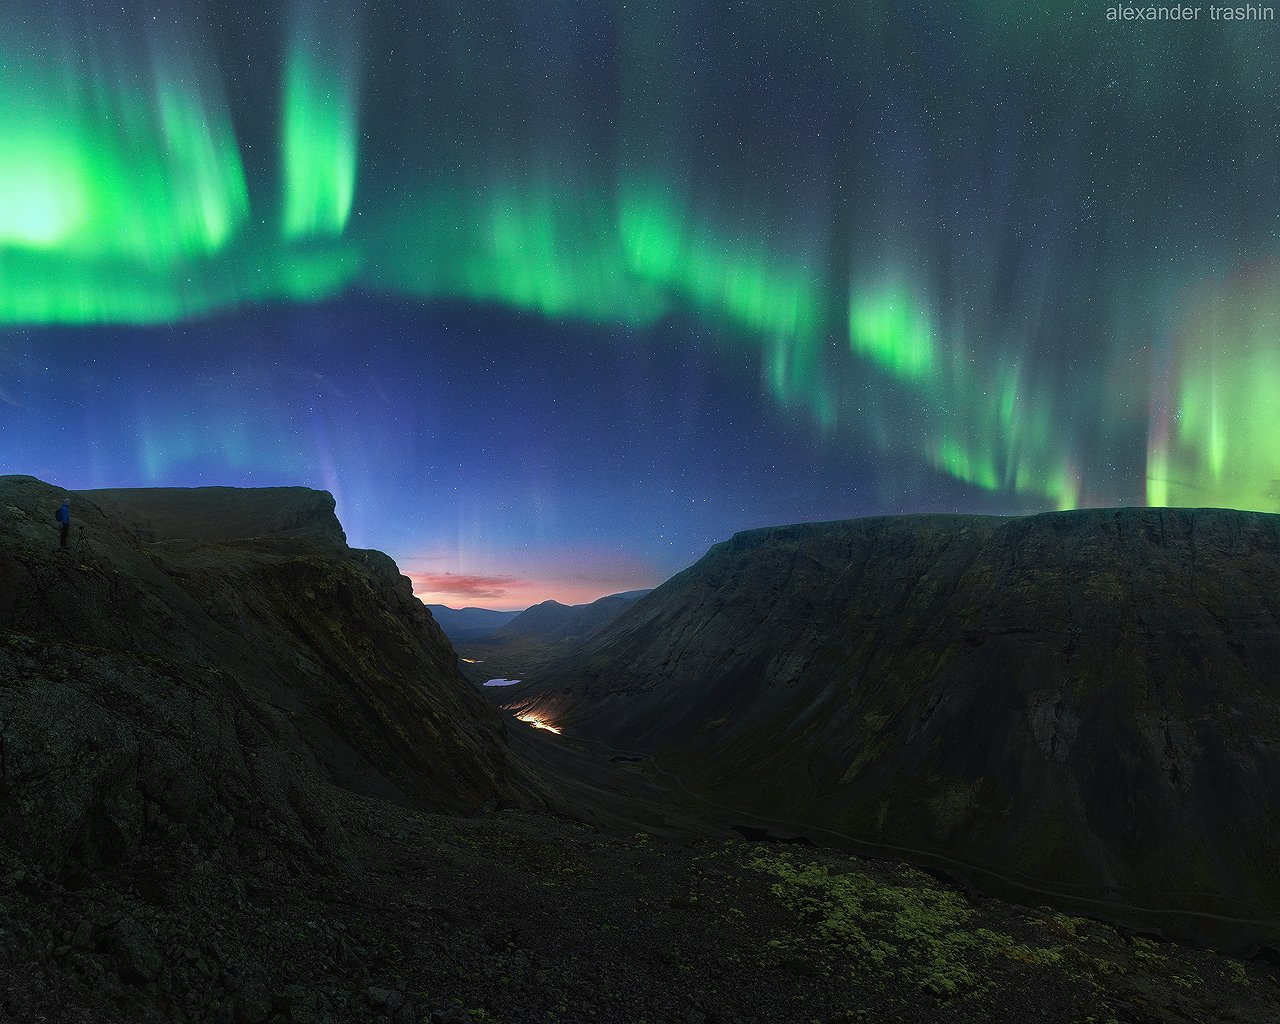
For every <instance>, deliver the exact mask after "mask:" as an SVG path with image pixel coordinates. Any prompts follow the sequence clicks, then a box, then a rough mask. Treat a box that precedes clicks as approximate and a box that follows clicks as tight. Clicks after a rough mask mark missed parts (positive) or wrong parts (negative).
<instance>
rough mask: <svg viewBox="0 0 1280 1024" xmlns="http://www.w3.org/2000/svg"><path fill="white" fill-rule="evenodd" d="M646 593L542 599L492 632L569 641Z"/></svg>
mask: <svg viewBox="0 0 1280 1024" xmlns="http://www.w3.org/2000/svg"><path fill="white" fill-rule="evenodd" d="M647 593H649V591H647V590H629V591H627V592H625V593H622V594H610V595H608V596H607V597H601V598H599V599H597V600H595V601H592V602H591V603H590V604H574V605H565V604H561V603H560V602H559V601H543V602H542V603H541V604H535V605H533V606H532V607H530V608H526V609H525V610H524V611H522V612H521V613H520V614H519V615H517V616H516V617H515V618H514V619H512V620H511V621H510V622H508V623H506V624H505V625H504V626H503V627H502V628H501V629H499V630H496V631H495V634H494V635H495V636H497V637H500V638H504V639H505V638H511V637H537V638H538V639H540V640H547V641H553V642H563V643H572V642H573V641H575V640H578V639H581V638H583V637H587V636H590V635H591V634H592V633H594V632H596V630H598V629H601V628H602V627H604V626H607V625H608V624H609V623H610V622H612V621H613V620H614V619H616V618H617V617H618V616H619V615H621V614H622V613H623V612H625V611H626V610H627V609H628V608H630V607H631V606H632V605H633V604H635V603H636V602H637V601H638V600H640V598H642V597H644V596H645V594H647Z"/></svg>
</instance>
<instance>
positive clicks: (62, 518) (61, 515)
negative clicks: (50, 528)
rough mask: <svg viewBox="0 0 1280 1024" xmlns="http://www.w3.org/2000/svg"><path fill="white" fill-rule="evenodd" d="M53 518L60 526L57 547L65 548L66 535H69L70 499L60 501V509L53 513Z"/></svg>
mask: <svg viewBox="0 0 1280 1024" xmlns="http://www.w3.org/2000/svg"><path fill="white" fill-rule="evenodd" d="M54 516H55V517H56V518H57V520H58V522H60V523H61V524H62V533H61V535H60V536H59V541H60V543H59V546H60V547H64V548H65V547H66V546H67V536H68V534H70V533H71V499H70V498H63V499H62V507H61V508H59V509H58V511H57V512H55V513H54Z"/></svg>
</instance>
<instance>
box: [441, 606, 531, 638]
mask: <svg viewBox="0 0 1280 1024" xmlns="http://www.w3.org/2000/svg"><path fill="white" fill-rule="evenodd" d="M427 611H429V612H430V613H431V616H432V618H434V619H435V620H436V622H438V623H439V624H440V628H441V629H443V630H444V632H445V636H447V637H448V638H449V639H450V640H452V641H453V642H454V643H455V644H456V643H458V642H459V641H462V640H474V639H475V638H476V637H481V636H489V635H490V634H491V633H493V632H494V631H495V630H497V629H499V628H501V627H502V626H505V625H506V624H507V623H508V622H510V621H511V620H512V619H514V618H515V617H516V616H517V615H519V614H520V612H495V611H492V610H491V609H489V608H450V607H449V606H448V605H444V604H429V605H427Z"/></svg>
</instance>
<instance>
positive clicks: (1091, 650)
mask: <svg viewBox="0 0 1280 1024" xmlns="http://www.w3.org/2000/svg"><path fill="white" fill-rule="evenodd" d="M503 696H504V698H505V700H506V702H507V703H508V704H512V703H515V704H520V705H521V706H523V707H526V708H528V709H530V710H532V711H535V712H536V713H538V714H540V715H542V716H543V717H546V718H550V719H551V720H554V721H555V722H557V723H558V724H559V725H561V726H563V727H565V729H566V733H577V734H579V735H583V736H589V737H594V738H597V739H603V740H606V741H608V742H610V743H613V744H615V745H617V746H621V747H628V748H639V749H643V750H648V751H654V752H656V753H657V755H658V758H659V761H660V763H662V764H663V765H664V766H666V767H667V768H670V769H671V770H673V771H675V772H676V773H677V774H678V775H679V776H680V777H681V778H682V779H683V780H684V781H685V782H686V784H687V785H688V786H689V787H690V788H691V789H693V790H694V791H696V792H698V793H700V794H703V795H705V796H708V797H710V798H711V799H713V800H715V801H716V802H717V803H718V804H719V805H721V806H722V807H737V808H743V809H748V810H750V811H751V812H753V813H756V814H759V815H762V816H766V817H769V818H772V819H776V820H780V821H786V822H792V823H800V824H802V825H807V826H810V827H813V828H814V829H818V828H827V829H834V830H836V831H837V832H839V833H841V834H843V835H845V836H851V837H856V838H857V839H859V840H860V841H865V842H867V843H868V844H872V843H880V844H890V845H893V846H895V847H899V848H903V849H910V850H914V851H916V852H917V853H920V854H924V855H929V856H933V857H935V858H936V859H938V860H939V862H945V863H946V865H947V867H948V869H949V870H952V871H954V872H956V873H959V874H962V875H965V876H966V877H969V878H972V879H974V880H980V881H982V882H984V883H985V884H988V885H992V886H994V887H996V888H998V889H1001V890H1002V891H1009V892H1012V893H1014V894H1018V895H1020V897H1021V898H1030V899H1035V900H1037V901H1038V902H1042V901H1043V900H1044V899H1046V898H1050V896H1051V894H1055V893H1056V894H1058V896H1059V897H1062V896H1064V894H1065V895H1066V896H1070V897H1072V898H1074V899H1076V900H1077V902H1078V903H1079V904H1080V905H1082V906H1084V907H1085V908H1086V909H1090V908H1091V909H1092V910H1093V912H1099V913H1111V914H1112V915H1113V916H1119V917H1125V916H1130V917H1132V916H1135V915H1136V917H1137V919H1138V920H1140V921H1142V922H1143V923H1145V924H1149V925H1151V926H1155V927H1160V928H1162V929H1164V930H1166V931H1168V932H1170V933H1172V934H1177V935H1182V936H1188V937H1192V938H1197V939H1203V940H1205V941H1212V942H1218V943H1221V944H1223V945H1230V946H1241V945H1247V944H1248V943H1249V942H1251V941H1260V940H1265V941H1274V940H1275V938H1276V936H1277V934H1278V933H1280V928H1278V927H1277V922H1280V880H1278V879H1280V876H1277V874H1276V872H1275V870H1274V866H1275V865H1276V864H1277V863H1280V827H1278V826H1277V824H1276V823H1277V822H1280V738H1278V737H1280V516H1272V515H1266V514H1260V513H1242V512H1231V511H1221V510H1169V509H1116V510H1110V509H1104V510H1089V511H1078V512H1065V513H1056V514H1049V515H1041V516H1032V517H1026V518H1013V519H1003V518H984V517H968V516H912V517H893V518H879V519H865V520H856V521H851V522H843V523H830V524H817V525H807V526H796V527H786V528H777V529H768V530H759V531H754V532H751V533H746V534H740V535H738V536H735V537H734V538H733V539H732V540H730V541H729V542H727V543H724V544H720V545H717V546H716V547H715V548H713V549H712V550H711V551H710V552H709V553H708V554H707V556H706V557H705V558H703V559H702V560H701V561H700V562H699V563H698V564H697V565H695V566H693V567H692V568H690V569H688V570H686V571H685V572H683V573H681V574H680V575H679V576H677V577H675V578H674V579H672V580H671V581H670V582H668V583H667V584H666V585H664V586H663V587H661V588H659V589H658V590H656V591H654V592H653V593H652V594H650V595H649V596H648V597H646V598H644V599H642V600H641V601H640V602H639V603H638V604H637V605H636V606H635V607H633V608H632V609H631V610H630V611H629V612H627V613H626V614H624V615H623V616H622V617H621V618H620V619H618V620H617V621H616V622H614V623H613V624H612V625H611V626H609V627H608V628H607V629H605V630H604V631H603V632H601V633H600V634H598V635H597V636H595V637H593V638H591V639H590V640H589V641H588V642H587V643H586V644H585V645H583V647H581V648H580V649H578V650H577V651H575V652H573V653H571V654H570V655H569V656H568V657H567V658H566V659H564V660H562V661H561V662H559V663H556V664H553V665H552V666H550V667H548V668H546V669H545V670H543V671H541V672H539V673H538V674H537V675H536V676H534V677H532V678H531V679H530V681H529V682H526V683H525V684H523V685H522V686H520V687H512V688H510V691H508V692H506V693H504V694H503ZM814 834H815V835H816V834H819V833H818V832H816V831H815V833H814ZM824 835H827V836H828V837H830V833H824ZM1144 908H1145V909H1144ZM1139 911H1141V912H1139ZM1214 915H1216V916H1214Z"/></svg>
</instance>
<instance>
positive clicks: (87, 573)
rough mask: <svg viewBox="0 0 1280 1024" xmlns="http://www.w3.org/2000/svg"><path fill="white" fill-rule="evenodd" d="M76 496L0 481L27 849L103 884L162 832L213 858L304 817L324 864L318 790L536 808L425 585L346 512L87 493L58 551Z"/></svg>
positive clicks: (1, 794)
mask: <svg viewBox="0 0 1280 1024" xmlns="http://www.w3.org/2000/svg"><path fill="white" fill-rule="evenodd" d="M65 493H66V492H64V491H61V490H58V489H56V488H53V487H50V486H49V485H47V484H44V483H41V482H40V481H38V480H35V479H34V478H31V477H3V478H0V515H3V517H4V531H3V534H0V626H4V627H8V629H9V630H10V632H9V634H8V635H9V640H8V642H7V644H6V646H5V647H3V648H0V731H2V732H3V753H4V778H3V785H2V786H0V820H2V821H3V822H4V832H5V839H6V841H8V842H10V843H12V844H14V845H15V847H17V848H18V849H20V851H22V852H23V853H24V855H26V856H29V857H31V858H33V859H34V861H35V862H37V863H39V864H41V865H42V866H43V867H44V868H46V869H48V870H50V871H53V872H55V873H58V872H62V871H71V872H73V873H74V872H76V871H83V870H92V869H94V868H95V867H98V866H100V865H101V864H103V863H108V862H113V861H115V860H119V859H122V858H127V857H128V856H130V855H132V854H133V853H135V852H136V851H137V850H138V848H139V846H140V844H141V842H142V837H143V835H144V833H145V832H146V831H147V829H148V827H149V824H150V823H151V822H152V820H153V819H154V817H155V815H157V814H160V815H163V816H164V818H165V819H166V820H170V821H173V822H177V823H180V824H181V825H182V826H183V827H184V828H186V829H189V830H190V831H191V833H192V834H193V835H197V834H198V835H199V836H201V837H202V839H204V840H207V841H220V840H221V839H223V838H225V836H226V834H228V833H229V832H230V831H231V830H233V829H237V828H240V827H244V826H248V825H249V822H250V820H252V821H253V822H256V826H255V827H260V828H263V829H269V828H273V827H275V826H274V824H273V823H281V822H288V823H292V824H293V825H294V826H296V827H297V829H298V834H299V836H302V837H309V839H307V842H309V843H310V844H311V845H312V846H317V845H318V847H321V848H327V847H329V846H332V845H333V844H334V843H336V840H332V841H331V838H325V836H326V834H327V833H326V826H325V824H324V821H323V815H320V814H319V813H318V812H317V811H315V801H316V798H315V795H314V794H315V793H316V792H317V789H316V785H315V782H316V780H319V781H321V782H329V783H333V784H336V785H338V786H341V787H342V788H344V789H347V790H349V791H351V792H354V793H358V794H364V795H367V796H377V797H382V798H385V799H390V800H393V801H396V802H399V803H403V804H406V805H411V806H416V807H422V808H430V809H433V810H441V811H455V812H456V811H473V810H475V809H476V808H477V807H479V806H480V805H481V804H483V803H485V802H486V801H496V800H505V801H508V802H513V803H516V804H525V805H530V806H537V805H540V803H541V801H540V798H539V797H538V796H537V794H536V790H537V786H536V785H535V784H534V783H532V782H531V781H530V780H529V779H528V778H527V777H526V776H525V774H524V772H523V770H522V769H521V768H519V767H518V765H517V764H516V763H515V762H514V761H513V759H512V758H511V757H510V754H509V750H508V747H507V745H506V742H505V723H504V722H503V720H502V719H501V718H500V717H499V716H498V715H495V714H494V713H493V711H492V710H491V709H490V708H489V707H488V706H487V705H486V704H485V703H484V702H483V701H482V700H480V699H479V698H478V697H477V696H476V695H475V693H474V691H473V690H472V688H471V687H470V686H469V685H467V684H466V683H465V681H464V680H462V678H461V677H460V676H459V675H458V672H457V667H456V657H455V655H454V653H453V650H452V648H451V647H450V645H449V642H448V641H447V640H446V639H445V637H444V635H443V634H442V633H441V632H440V630H439V628H438V627H437V626H436V625H435V623H434V622H432V620H431V617H430V615H428V614H427V612H426V611H425V609H424V608H423V607H422V605H421V603H420V602H418V601H417V600H416V599H415V598H413V596H412V592H411V589H410V586H409V582H408V580H407V579H405V578H404V577H402V576H401V575H400V574H399V572H398V570H397V569H396V567H395V564H394V563H393V562H392V561H391V560H390V559H389V558H387V557H386V556H385V555H383V554H381V553H379V552H376V551H355V550H351V549H349V548H347V547H346V545H345V542H344V541H343V534H342V530H341V527H340V526H339V525H338V522H337V520H336V518H334V515H333V499H332V498H331V497H330V496H329V495H327V494H323V493H319V492H314V491H308V490H305V489H302V488H290V489H271V490H269V491H265V492H263V491H239V492H237V491H233V490H230V489H225V488H218V489H214V490H212V491H210V492H207V493H206V492H205V491H204V489H200V490H195V491H189V492H143V493H142V494H139V495H137V496H136V500H135V496H133V495H131V494H130V493H127V492H104V493H85V494H72V495H71V497H72V513H73V516H74V524H75V529H73V546H72V548H71V549H69V550H67V551H60V550H58V549H57V531H56V525H55V524H54V523H53V510H54V509H55V508H56V507H57V506H58V504H59V502H60V501H61V500H62V497H63V496H64V494H65ZM206 497H207V498H208V503H207V504H206V502H205V498H206ZM81 526H83V527H84V535H83V537H84V543H83V544H80V543H79V540H80V535H79V529H78V528H79V527H81ZM273 531H278V532H273ZM299 841H300V842H302V841H303V840H302V839H300V840H299Z"/></svg>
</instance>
